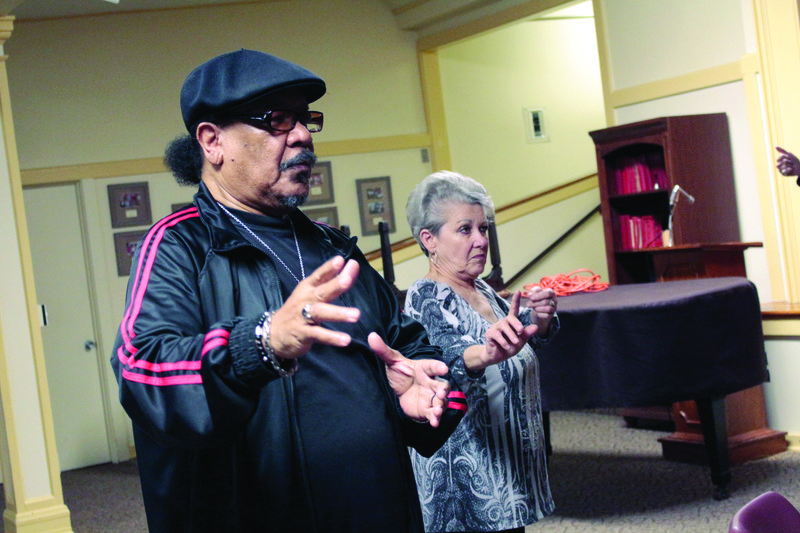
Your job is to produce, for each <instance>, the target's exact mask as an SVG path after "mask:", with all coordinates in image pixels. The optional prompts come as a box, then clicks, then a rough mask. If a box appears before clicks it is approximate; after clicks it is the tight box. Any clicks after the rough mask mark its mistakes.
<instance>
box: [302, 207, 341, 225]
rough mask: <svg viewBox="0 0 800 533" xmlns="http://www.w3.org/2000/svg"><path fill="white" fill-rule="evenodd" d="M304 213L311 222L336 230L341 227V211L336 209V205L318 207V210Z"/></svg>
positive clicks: (306, 210) (307, 210)
mask: <svg viewBox="0 0 800 533" xmlns="http://www.w3.org/2000/svg"><path fill="white" fill-rule="evenodd" d="M303 213H305V214H306V216H308V218H310V219H311V220H315V221H317V222H321V223H322V224H327V225H328V226H333V227H334V228H338V227H339V210H338V209H336V206H335V205H332V206H330V207H318V208H316V209H303Z"/></svg>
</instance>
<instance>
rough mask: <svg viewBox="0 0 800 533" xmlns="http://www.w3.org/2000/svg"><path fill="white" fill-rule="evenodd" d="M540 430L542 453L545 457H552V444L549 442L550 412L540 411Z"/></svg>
mask: <svg viewBox="0 0 800 533" xmlns="http://www.w3.org/2000/svg"><path fill="white" fill-rule="evenodd" d="M542 429H544V451H545V453H546V454H547V457H550V456H551V455H553V443H552V442H550V411H542Z"/></svg>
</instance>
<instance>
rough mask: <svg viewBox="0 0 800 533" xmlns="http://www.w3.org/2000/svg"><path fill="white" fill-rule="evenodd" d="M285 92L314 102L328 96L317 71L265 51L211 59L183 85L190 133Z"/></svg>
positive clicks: (183, 101)
mask: <svg viewBox="0 0 800 533" xmlns="http://www.w3.org/2000/svg"><path fill="white" fill-rule="evenodd" d="M284 89H293V90H296V91H297V92H299V93H300V94H302V95H303V96H305V98H306V101H307V102H308V103H311V102H313V101H315V100H317V99H319V98H320V97H321V96H322V95H323V94H325V82H324V81H322V78H320V77H319V76H317V75H316V74H314V73H313V72H311V71H309V70H306V69H304V68H303V67H301V66H298V65H295V64H294V63H290V62H289V61H286V60H285V59H281V58H279V57H275V56H273V55H270V54H266V53H264V52H257V51H255V50H245V49H241V50H239V51H237V52H230V53H227V54H223V55H221V56H217V57H215V58H214V59H211V60H209V61H207V62H205V63H203V64H202V65H200V66H199V67H197V68H196V69H194V70H193V71H192V72H191V73H190V74H189V75H188V76H187V77H186V81H184V82H183V88H182V89H181V113H182V114H183V123H184V124H186V129H187V130H189V133H191V134H194V131H193V128H194V127H196V126H197V124H198V123H200V122H201V121H202V119H203V118H205V117H208V116H211V115H220V116H222V115H224V111H225V110H226V109H232V108H235V107H238V106H240V105H242V104H246V103H248V102H252V101H255V100H258V99H260V98H263V97H264V96H268V95H270V94H272V93H275V92H278V91H282V90H284Z"/></svg>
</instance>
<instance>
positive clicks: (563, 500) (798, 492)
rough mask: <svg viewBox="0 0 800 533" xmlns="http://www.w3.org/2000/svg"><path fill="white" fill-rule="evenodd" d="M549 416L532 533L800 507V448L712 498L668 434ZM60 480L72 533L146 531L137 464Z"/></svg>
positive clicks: (742, 474) (715, 518) (715, 522)
mask: <svg viewBox="0 0 800 533" xmlns="http://www.w3.org/2000/svg"><path fill="white" fill-rule="evenodd" d="M551 423H552V440H553V447H554V454H553V456H552V458H551V461H550V469H549V470H550V485H551V487H552V490H553V496H554V498H555V501H556V512H555V513H554V514H553V515H552V516H550V517H548V518H546V519H544V520H543V521H542V522H540V523H538V524H534V525H531V526H528V527H527V528H526V533H551V532H559V533H562V532H563V533H572V532H581V533H585V532H588V533H612V532H613V533H633V532H636V533H651V532H652V533H656V532H658V533H664V532H670V531H676V532H686V533H706V532H708V533H726V532H727V531H728V525H729V523H730V520H731V517H732V516H733V514H734V513H735V512H736V511H737V510H738V509H739V508H740V507H741V506H742V505H744V504H745V503H747V502H748V501H750V500H751V499H753V498H755V497H756V496H758V495H760V494H762V493H764V492H766V491H768V490H775V491H778V492H780V493H781V494H783V495H784V496H786V497H787V498H788V499H789V500H790V501H792V503H794V504H795V505H796V506H798V507H800V453H797V452H784V453H782V454H779V455H776V456H773V457H770V458H767V459H760V460H758V461H753V462H750V463H747V464H744V465H741V466H738V467H735V468H734V469H733V483H732V484H731V486H730V490H731V497H730V499H728V500H725V501H716V500H714V499H713V497H712V485H711V481H710V475H709V471H708V469H707V468H706V467H704V466H699V465H692V464H685V463H675V462H669V461H665V460H663V459H662V458H661V445H660V444H659V443H658V441H657V440H656V439H657V438H658V437H660V436H662V435H666V434H668V433H667V432H666V431H654V430H646V429H631V428H627V427H625V424H624V422H623V421H622V419H621V418H620V417H618V416H612V415H611V414H607V413H604V412H584V411H581V412H559V413H552V414H551ZM62 483H63V487H64V499H65V501H66V503H67V505H68V506H69V508H70V511H71V513H72V525H73V529H74V531H75V532H76V533H117V532H123V531H124V532H126V533H145V532H146V531H147V527H146V525H145V521H144V509H143V507H142V503H141V495H140V493H139V490H140V489H139V479H138V474H137V472H136V463H135V461H131V462H127V463H122V464H119V465H100V466H94V467H90V468H84V469H80V470H73V471H70V472H64V473H63V474H62ZM1 502H2V500H0V503H1ZM2 532H3V527H2V524H0V533H2Z"/></svg>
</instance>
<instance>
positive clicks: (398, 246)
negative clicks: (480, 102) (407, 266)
mask: <svg viewBox="0 0 800 533" xmlns="http://www.w3.org/2000/svg"><path fill="white" fill-rule="evenodd" d="M596 177H597V173H594V174H589V175H588V176H584V177H582V178H578V179H576V180H572V181H569V182H567V183H564V184H561V185H558V186H556V187H553V188H551V189H547V190H546V191H544V192H540V193H536V194H534V195H532V196H529V197H527V198H524V199H522V200H518V201H516V202H512V203H510V204H507V205H504V206H503V207H499V208H497V209H495V218H498V215H500V214H501V213H504V212H507V211H511V210H512V209H516V208H518V207H519V206H521V205H524V204H526V203H528V202H532V201H534V200H538V199H540V198H543V197H545V196H548V195H551V194H553V193H555V192H558V191H560V190H562V189H566V188H567V187H571V186H574V185H576V184H579V183H581V182H584V181H588V180H591V179H594V178H596ZM416 245H417V241H416V240H415V239H414V237H406V238H405V239H401V240H399V241H396V242H394V243H392V253H393V254H394V253H397V252H398V251H400V250H404V249H406V248H408V247H409V246H416ZM364 255H365V256H366V258H367V261H370V262H371V261H375V260H377V259H378V258H380V257H382V255H381V249H380V248H378V249H377V250H372V251H370V252H367V253H365V254H364Z"/></svg>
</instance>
